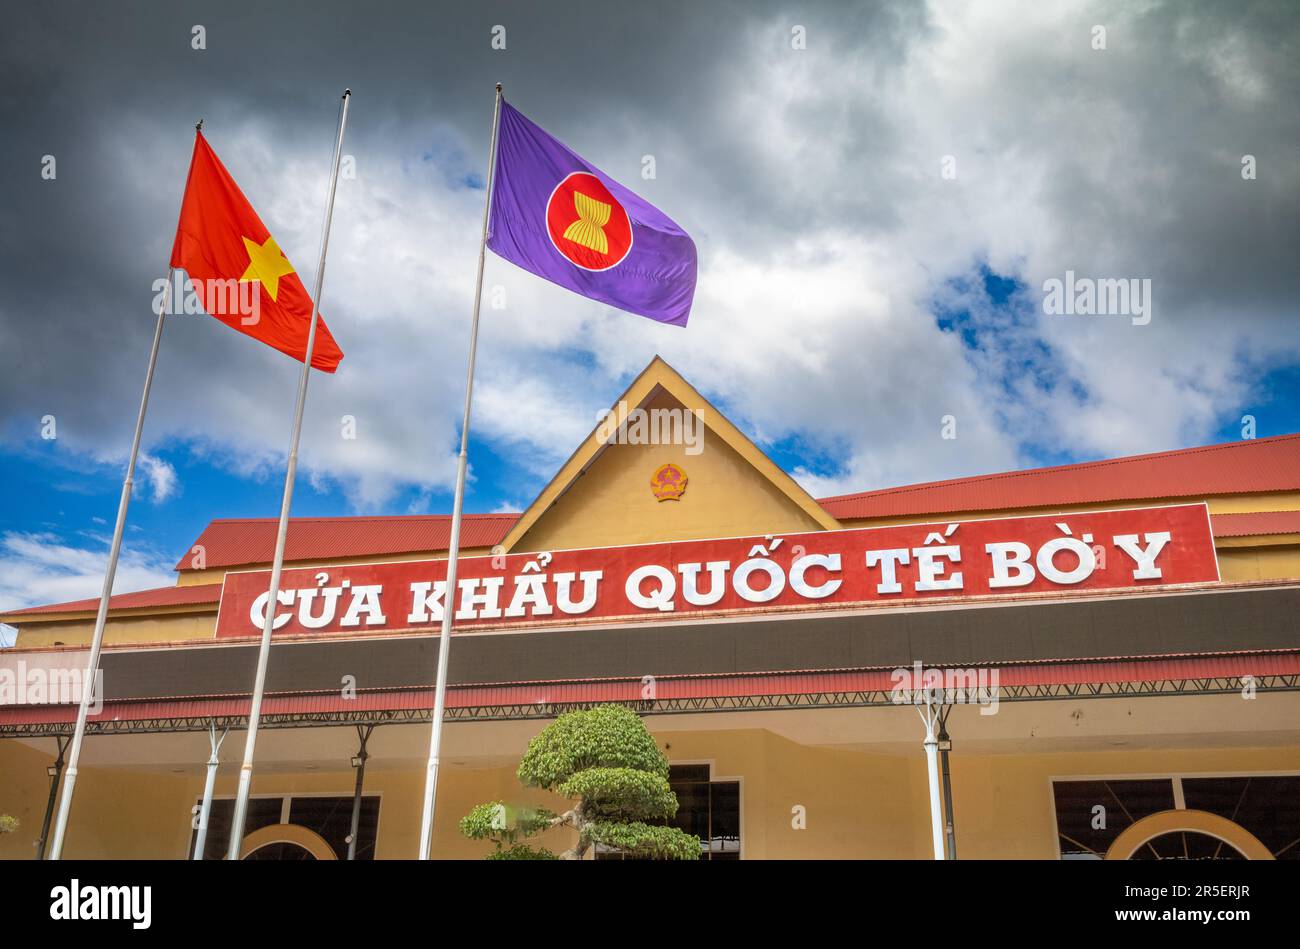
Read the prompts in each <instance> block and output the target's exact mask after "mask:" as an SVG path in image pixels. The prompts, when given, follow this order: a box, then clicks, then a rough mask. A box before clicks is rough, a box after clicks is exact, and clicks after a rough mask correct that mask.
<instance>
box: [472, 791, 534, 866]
mask: <svg viewBox="0 0 1300 949" xmlns="http://www.w3.org/2000/svg"><path fill="white" fill-rule="evenodd" d="M554 819H555V814H554V812H552V811H548V810H547V809H546V808H544V807H542V808H514V807H511V806H510V805H508V804H506V803H505V802H503V801H488V802H487V803H486V804H478V805H476V806H475V807H474V809H473V810H472V811H470V812H469V813H468V814H466V815H465V816H464V817H462V818H461V819H460V832H461V833H462V834H464V835H465V836H466V837H468V838H469V839H470V840H490V841H492V842H493V843H494V844H496V851H495V852H493V853H492V854H490V855H489V857H488V859H489V860H554V859H555V854H553V853H551V852H550V851H549V850H546V849H544V848H543V849H538V850H534V849H533V848H531V847H527V846H524V845H523V844H521V843H519V838H520V837H531V836H532V835H533V834H536V833H539V832H541V831H543V830H545V829H546V828H548V827H550V826H551V822H552V821H553V820H554Z"/></svg>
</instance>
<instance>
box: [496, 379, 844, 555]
mask: <svg viewBox="0 0 1300 949" xmlns="http://www.w3.org/2000/svg"><path fill="white" fill-rule="evenodd" d="M669 407H681V408H683V409H685V410H687V411H696V410H698V411H699V412H700V413H702V420H703V422H704V424H705V427H706V432H705V436H704V439H705V440H704V448H703V451H701V452H700V453H699V454H696V455H689V454H686V453H685V450H684V449H683V447H682V446H680V445H668V446H665V445H649V446H647V445H630V444H626V443H611V442H610V441H608V435H609V432H610V430H611V429H612V428H614V427H615V426H616V424H617V423H625V422H632V423H634V422H635V416H633V417H632V418H631V419H629V416H632V413H633V412H635V411H636V410H637V409H643V410H647V411H648V410H652V409H654V408H669ZM613 411H614V413H615V416H614V419H612V420H611V421H610V422H609V423H605V424H600V425H597V426H596V427H595V428H594V429H593V430H592V431H591V433H590V434H589V435H588V436H587V438H586V439H585V440H584V441H583V442H582V444H580V445H579V446H578V449H577V450H576V451H575V452H574V453H573V455H572V456H570V458H569V460H568V461H566V462H565V463H564V465H563V466H561V468H560V470H559V472H557V474H556V475H555V477H554V478H552V479H551V481H550V483H549V484H547V485H546V487H545V488H543V489H542V491H541V493H540V494H539V495H538V496H537V498H536V500H534V501H533V503H532V504H530V505H529V506H528V509H527V510H525V511H524V513H523V514H522V515H521V516H520V518H519V520H518V521H517V522H516V523H515V525H514V527H512V528H511V530H510V531H509V533H508V534H507V535H506V537H505V539H504V540H503V541H502V547H503V548H504V549H505V550H506V551H514V550H540V549H562V548H566V547H587V546H609V545H617V544H625V543H645V542H653V541H657V540H678V539H687V538H688V537H709V536H734V535H738V534H748V533H769V532H792V531H795V530H805V531H807V530H818V529H822V530H835V529H838V528H839V527H840V526H841V525H840V523H839V522H838V521H837V520H836V519H835V518H834V517H832V516H831V515H830V514H828V513H827V512H826V511H825V510H824V509H823V508H822V507H821V506H820V505H819V504H818V503H817V502H816V500H814V499H813V498H812V497H811V496H810V495H809V494H808V492H806V491H805V490H804V489H803V488H801V487H800V486H799V485H798V484H797V483H796V482H795V480H794V479H793V478H791V477H790V476H789V475H788V474H786V473H785V472H784V471H782V470H781V468H780V467H779V466H778V465H777V464H776V463H775V462H773V461H772V460H771V459H770V458H768V457H767V455H766V454H764V453H763V451H762V450H761V449H759V447H758V446H757V445H755V444H754V443H753V442H752V441H751V440H750V439H749V438H747V437H746V436H745V435H744V434H743V433H742V432H741V431H740V430H739V429H738V428H736V426H734V425H733V424H732V423H731V422H730V421H729V420H728V419H727V418H726V417H725V416H723V415H722V413H720V412H719V411H718V410H717V409H716V408H714V407H713V405H711V404H710V403H709V401H708V400H707V399H705V398H704V397H703V396H702V395H701V394H700V393H699V392H698V391H697V390H696V389H695V387H694V386H692V385H691V384H690V383H688V382H687V381H686V380H685V379H683V378H682V376H681V375H680V374H678V373H677V371H676V370H674V369H673V368H672V367H671V366H669V365H668V364H667V363H666V362H664V360H663V359H661V358H660V357H659V356H656V357H655V358H654V359H653V360H651V362H650V364H649V365H648V366H646V368H645V369H644V370H643V371H642V373H641V374H640V375H639V376H637V378H636V379H635V380H633V382H632V384H631V385H630V386H628V388H627V390H626V391H625V392H624V393H623V394H622V395H620V396H619V397H618V399H616V400H615V401H614V405H613ZM629 430H630V429H629ZM613 453H617V454H613ZM669 463H671V464H675V465H678V466H679V467H680V468H681V469H683V470H684V472H685V473H686V476H687V479H688V482H687V487H686V490H685V492H684V494H683V496H682V498H681V499H680V501H674V500H665V501H658V500H657V499H656V497H655V496H654V494H653V491H652V488H651V484H650V482H651V479H652V477H653V475H654V473H655V471H656V470H658V468H659V467H660V466H661V465H662V464H669ZM692 492H694V493H692ZM661 505H664V506H661ZM620 520H621V523H620ZM583 522H585V524H584V523H583ZM521 542H522V543H521Z"/></svg>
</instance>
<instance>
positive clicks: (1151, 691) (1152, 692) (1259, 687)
mask: <svg viewBox="0 0 1300 949" xmlns="http://www.w3.org/2000/svg"><path fill="white" fill-rule="evenodd" d="M1242 688H1243V685H1242V680H1241V678H1240V677H1238V676H1215V677H1210V678H1197V679H1163V680H1157V681H1150V682H1089V683H1082V684H1081V683H1065V684H1062V683H1057V684H1051V685H1013V686H1001V687H999V688H998V690H997V692H998V701H999V702H1044V701H1058V700H1069V699H1109V698H1142V697H1146V696H1162V695H1163V696H1169V695H1235V694H1238V693H1240V692H1241V690H1242ZM1254 691H1255V692H1256V693H1262V692H1300V674H1296V673H1287V674H1285V675H1263V676H1256V677H1254ZM597 704H607V703H603V702H537V703H530V704H520V705H502V704H492V705H467V706H459V707H454V708H448V709H447V713H446V718H445V719H444V720H445V721H452V722H498V721H523V720H530V719H547V718H554V717H556V716H557V715H561V714H563V713H564V712H570V711H573V710H575V709H582V708H590V707H591V706H592V705H597ZM617 704H620V705H625V706H627V707H628V708H631V709H632V710H633V711H636V712H639V713H641V714H645V715H679V714H698V713H701V712H752V711H781V710H796V709H819V708H820V709H825V708H874V707H881V706H890V705H897V704H899V703H898V702H896V701H895V700H894V693H893V692H892V691H890V690H885V689H871V690H866V691H852V692H813V693H806V692H804V693H792V694H781V695H734V696H700V697H694V698H666V699H665V698H660V699H639V700H635V701H628V702H619V703H617ZM431 718H432V709H428V708H418V709H389V710H383V709H379V710H375V709H370V710H366V711H358V712H349V711H330V712H293V713H281V714H265V713H264V714H263V715H262V723H261V727H262V728H320V727H328V726H339V725H389V724H399V725H400V724H421V723H423V724H428V723H429V722H430V721H431ZM247 721H248V717H247V716H246V715H219V716H213V715H197V714H196V715H194V716H192V717H191V716H185V715H176V716H167V717H165V718H152V719H135V720H118V721H103V722H88V723H87V726H86V733H87V734H90V735H149V734H164V733H168V732H206V731H207V730H208V728H209V726H210V725H211V724H213V723H215V725H216V727H218V728H230V729H232V730H235V731H238V730H241V729H243V728H244V727H245V726H246V724H247ZM72 729H73V723H72V722H58V723H33V724H25V725H0V738H40V737H51V736H58V735H70V734H72Z"/></svg>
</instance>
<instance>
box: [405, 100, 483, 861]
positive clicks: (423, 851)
mask: <svg viewBox="0 0 1300 949" xmlns="http://www.w3.org/2000/svg"><path fill="white" fill-rule="evenodd" d="M500 124H501V83H499V82H498V83H497V97H496V105H495V107H494V109H493V112H492V144H491V146H489V148H488V171H487V199H486V201H485V203H484V205H483V234H482V236H481V238H480V239H479V245H478V278H477V279H476V281H475V283H474V317H473V319H472V320H471V321H470V329H469V368H468V370H467V371H466V374H465V417H464V419H463V420H462V421H461V425H460V458H459V460H458V461H457V463H456V496H455V500H454V501H453V502H452V507H451V540H450V542H449V543H448V545H447V587H446V592H445V593H444V594H443V595H442V632H441V633H440V634H439V636H438V679H437V685H436V686H435V687H434V695H433V732H432V734H431V735H430V736H429V761H428V765H427V772H426V774H425V778H424V811H423V814H422V815H421V820H420V853H419V859H421V860H428V859H430V857H431V853H430V848H431V847H432V845H433V810H434V801H435V799H436V798H437V795H438V756H439V754H440V752H441V749H442V716H443V713H444V711H445V710H446V706H447V654H448V653H449V652H450V650H451V620H452V615H453V614H454V613H455V612H456V558H457V557H458V556H459V555H460V517H461V509H462V508H463V507H464V506H465V466H466V459H467V457H468V451H469V415H470V406H471V404H472V403H473V399H474V357H475V356H476V355H477V354H478V311H479V304H480V303H481V302H482V300H483V260H484V256H485V254H486V252H487V238H488V218H489V216H490V214H491V212H492V179H493V177H494V175H495V172H496V157H497V130H498V128H499V126H500Z"/></svg>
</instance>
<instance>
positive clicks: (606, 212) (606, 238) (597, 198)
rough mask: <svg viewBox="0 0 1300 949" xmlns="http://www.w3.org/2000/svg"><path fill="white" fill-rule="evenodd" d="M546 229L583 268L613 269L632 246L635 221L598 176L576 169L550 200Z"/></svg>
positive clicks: (556, 243) (568, 257)
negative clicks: (633, 222) (633, 223)
mask: <svg viewBox="0 0 1300 949" xmlns="http://www.w3.org/2000/svg"><path fill="white" fill-rule="evenodd" d="M546 231H547V233H548V234H549V235H550V238H551V243H552V244H553V245H554V246H555V249H556V250H558V251H559V252H560V253H561V254H562V255H563V256H564V258H565V259H566V260H568V261H569V263H571V264H574V265H576V266H578V267H581V268H582V269H583V270H609V269H610V268H611V267H616V266H618V265H619V264H620V263H622V261H623V258H624V257H626V256H627V255H628V251H630V250H631V249H632V221H631V220H630V219H629V218H628V216H627V211H625V210H624V209H623V205H621V204H619V203H618V199H617V198H615V197H614V196H613V195H612V194H610V191H609V189H608V188H606V187H605V185H604V182H602V181H601V180H600V179H599V178H597V177H596V176H595V175H593V174H590V173H589V172H585V171H575V172H573V173H572V174H571V175H569V176H568V177H566V178H565V179H564V180H563V181H561V182H560V183H559V184H558V185H556V186H555V190H554V191H552V192H551V197H550V200H549V201H547V202H546Z"/></svg>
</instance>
